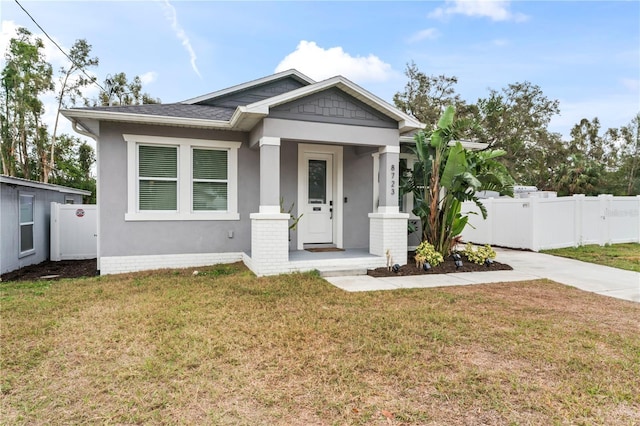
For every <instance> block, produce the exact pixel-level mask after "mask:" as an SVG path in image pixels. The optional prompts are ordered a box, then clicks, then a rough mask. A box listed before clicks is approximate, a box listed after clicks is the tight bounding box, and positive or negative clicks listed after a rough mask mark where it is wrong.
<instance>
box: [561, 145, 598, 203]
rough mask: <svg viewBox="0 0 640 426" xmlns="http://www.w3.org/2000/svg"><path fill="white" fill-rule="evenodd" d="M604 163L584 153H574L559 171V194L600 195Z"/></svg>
mask: <svg viewBox="0 0 640 426" xmlns="http://www.w3.org/2000/svg"><path fill="white" fill-rule="evenodd" d="M603 171H604V165H603V164H601V163H599V162H597V161H596V160H594V159H592V158H589V157H588V156H586V155H584V154H580V153H578V154H572V155H571V156H569V158H568V159H566V161H565V162H563V163H562V164H561V165H560V167H559V169H558V172H557V176H556V185H555V188H554V189H555V190H556V191H557V192H558V195H560V196H564V195H573V194H585V195H598V193H599V192H600V185H601V182H602V174H603Z"/></svg>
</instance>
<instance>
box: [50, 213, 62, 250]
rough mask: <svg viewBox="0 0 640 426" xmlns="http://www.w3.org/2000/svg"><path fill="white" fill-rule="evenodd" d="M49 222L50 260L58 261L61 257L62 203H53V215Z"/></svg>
mask: <svg viewBox="0 0 640 426" xmlns="http://www.w3.org/2000/svg"><path fill="white" fill-rule="evenodd" d="M49 220H50V224H49V227H50V228H49V260H52V261H54V262H57V261H59V260H61V259H60V204H58V203H56V202H52V203H51V217H50V219H49Z"/></svg>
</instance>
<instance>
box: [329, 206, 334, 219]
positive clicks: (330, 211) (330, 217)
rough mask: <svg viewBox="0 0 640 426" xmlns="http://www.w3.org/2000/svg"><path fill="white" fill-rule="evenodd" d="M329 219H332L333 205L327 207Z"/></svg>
mask: <svg viewBox="0 0 640 426" xmlns="http://www.w3.org/2000/svg"><path fill="white" fill-rule="evenodd" d="M329 213H330V215H329V219H333V207H332V208H330V209H329Z"/></svg>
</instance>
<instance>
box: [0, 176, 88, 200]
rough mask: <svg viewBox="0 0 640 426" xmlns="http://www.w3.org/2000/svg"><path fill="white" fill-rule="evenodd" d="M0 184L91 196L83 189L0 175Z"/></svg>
mask: <svg viewBox="0 0 640 426" xmlns="http://www.w3.org/2000/svg"><path fill="white" fill-rule="evenodd" d="M0 183H6V184H7V185H20V186H26V187H29V188H37V189H46V190H49V191H56V192H61V193H64V194H78V195H91V191H85V190H84V189H76V188H69V187H68V186H62V185H54V184H53V183H43V182H36V181H35V180H29V179H23V178H19V177H13V176H7V175H0Z"/></svg>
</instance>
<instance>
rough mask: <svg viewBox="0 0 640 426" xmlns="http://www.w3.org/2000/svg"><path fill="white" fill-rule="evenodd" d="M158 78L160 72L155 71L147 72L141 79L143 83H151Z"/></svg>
mask: <svg viewBox="0 0 640 426" xmlns="http://www.w3.org/2000/svg"><path fill="white" fill-rule="evenodd" d="M157 79H158V73H157V72H155V71H149V72H145V73H144V74H142V75H141V76H140V81H142V84H145V85H146V84H151V83H153V82H154V81H156V80H157Z"/></svg>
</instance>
